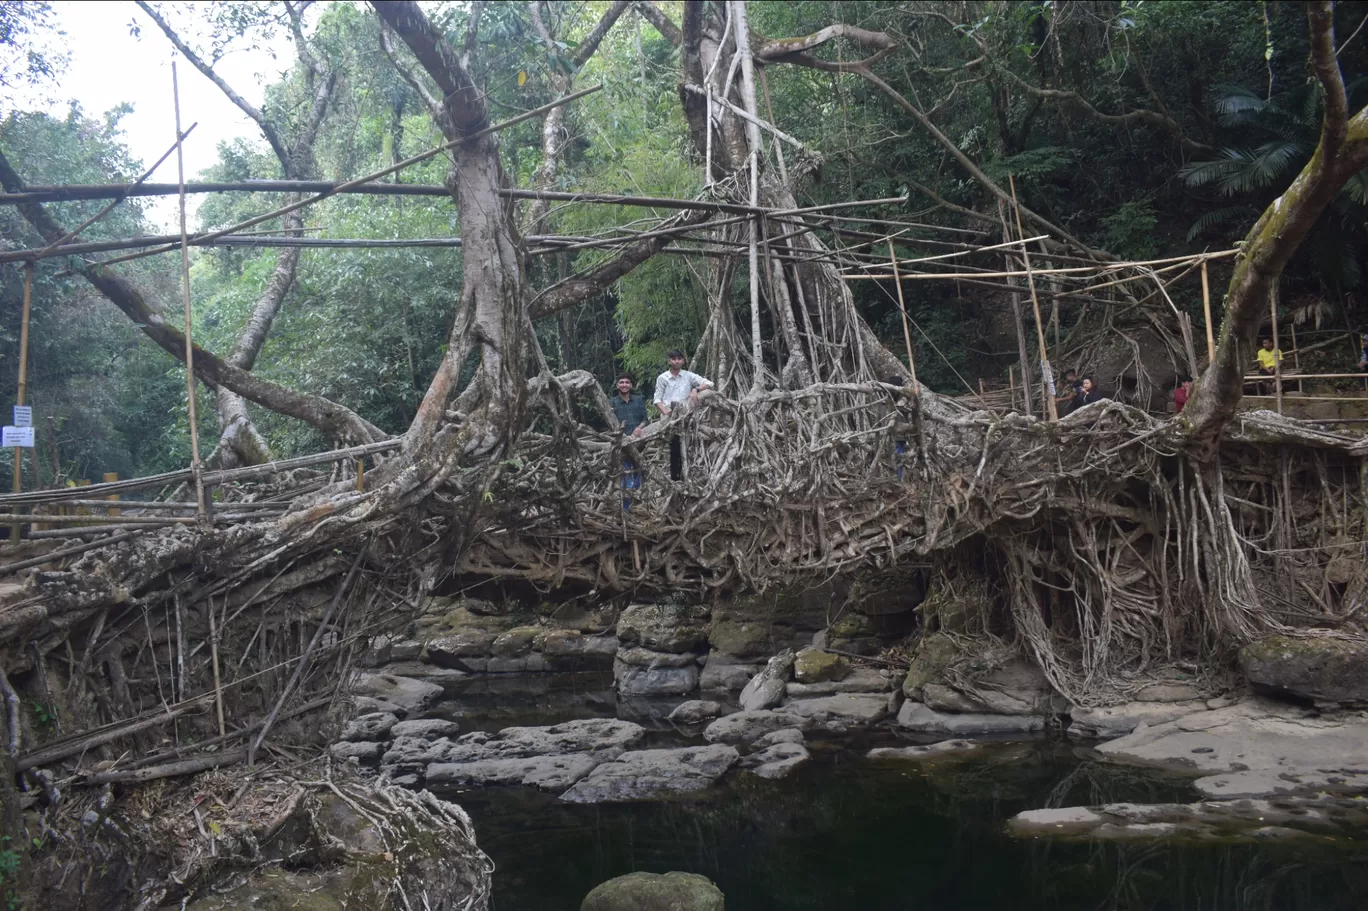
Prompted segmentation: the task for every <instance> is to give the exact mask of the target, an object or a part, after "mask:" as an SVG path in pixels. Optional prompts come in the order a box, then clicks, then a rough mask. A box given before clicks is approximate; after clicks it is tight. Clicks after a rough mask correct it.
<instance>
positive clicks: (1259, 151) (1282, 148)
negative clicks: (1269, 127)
mask: <svg viewBox="0 0 1368 911" xmlns="http://www.w3.org/2000/svg"><path fill="white" fill-rule="evenodd" d="M1308 151H1309V150H1308V149H1307V148H1306V147H1305V146H1303V145H1302V144H1301V143H1299V142H1289V141H1287V140H1277V141H1274V142H1265V143H1264V144H1263V145H1261V146H1259V147H1258V148H1256V149H1255V150H1254V154H1253V156H1251V157H1250V158H1249V165H1248V167H1249V169H1250V171H1251V172H1252V173H1251V180H1253V181H1255V182H1256V183H1257V185H1258V187H1259V188H1263V187H1268V186H1271V185H1272V184H1274V183H1276V182H1277V181H1278V180H1279V179H1280V178H1282V177H1284V176H1285V175H1286V174H1287V172H1288V171H1290V170H1292V169H1293V168H1294V167H1295V166H1296V165H1298V164H1300V163H1301V161H1302V160H1303V159H1305V158H1306V157H1308Z"/></svg>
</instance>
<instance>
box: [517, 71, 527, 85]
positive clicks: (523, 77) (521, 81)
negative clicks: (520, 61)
mask: <svg viewBox="0 0 1368 911" xmlns="http://www.w3.org/2000/svg"><path fill="white" fill-rule="evenodd" d="M525 85H527V70H518V88H522V87H523V86H525Z"/></svg>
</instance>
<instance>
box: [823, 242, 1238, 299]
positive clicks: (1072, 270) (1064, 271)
mask: <svg viewBox="0 0 1368 911" xmlns="http://www.w3.org/2000/svg"><path fill="white" fill-rule="evenodd" d="M1239 252H1240V251H1238V250H1218V251H1216V252H1214V253H1197V254H1194V255H1191V256H1170V257H1167V258H1165V259H1147V260H1138V261H1134V262H1116V263H1098V264H1097V265H1095V266H1065V267H1062V268H1055V269H1033V270H1031V271H1030V272H1029V273H1028V272H1027V271H1026V270H1018V269H1011V270H1005V271H1002V272H965V273H958V272H917V273H912V274H910V275H904V276H902V280H903V281H911V280H914V279H919V280H928V279H946V278H1021V277H1023V276H1026V275H1027V274H1031V275H1075V274H1078V273H1082V272H1092V273H1095V274H1105V273H1108V272H1119V271H1121V270H1123V269H1134V268H1137V267H1140V266H1159V265H1167V264H1170V263H1179V264H1184V265H1186V264H1188V263H1191V264H1193V265H1196V264H1198V263H1201V262H1203V261H1205V260H1212V259H1225V258H1227V257H1230V256H1235V255H1237V254H1238V253H1239ZM841 277H842V278H844V279H847V280H852V281H853V280H856V279H871V280H874V281H891V280H892V278H893V276H892V275H842V276H841ZM1140 278H1148V276H1140ZM1083 290H1088V289H1083Z"/></svg>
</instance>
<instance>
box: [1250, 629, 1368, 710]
mask: <svg viewBox="0 0 1368 911" xmlns="http://www.w3.org/2000/svg"><path fill="white" fill-rule="evenodd" d="M1240 667H1241V669H1243V670H1244V673H1245V677H1247V678H1248V679H1249V682H1250V683H1251V684H1252V685H1253V686H1254V688H1255V689H1256V690H1260V691H1263V692H1265V693H1270V694H1277V695H1291V696H1297V697H1300V698H1302V699H1311V700H1313V701H1315V702H1349V703H1360V702H1368V643H1364V642H1362V641H1361V640H1353V639H1341V638H1338V637H1332V636H1306V637H1299V636H1268V637H1267V638H1264V639H1260V640H1259V641H1257V642H1251V643H1249V644H1248V645H1246V646H1245V647H1244V648H1242V649H1240Z"/></svg>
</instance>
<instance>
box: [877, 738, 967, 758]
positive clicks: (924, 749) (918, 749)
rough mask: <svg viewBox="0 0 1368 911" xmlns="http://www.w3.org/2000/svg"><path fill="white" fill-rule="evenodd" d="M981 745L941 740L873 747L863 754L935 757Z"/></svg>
mask: <svg viewBox="0 0 1368 911" xmlns="http://www.w3.org/2000/svg"><path fill="white" fill-rule="evenodd" d="M982 747H983V744H982V743H979V742H977V741H974V740H942V741H941V742H940V743H930V744H926V745H924V746H909V747H875V748H874V749H872V750H870V751H869V752H868V753H866V754H865V758H866V759H935V758H937V757H945V756H959V755H963V754H965V753H971V752H973V751H974V750H977V749H980V748H982Z"/></svg>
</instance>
